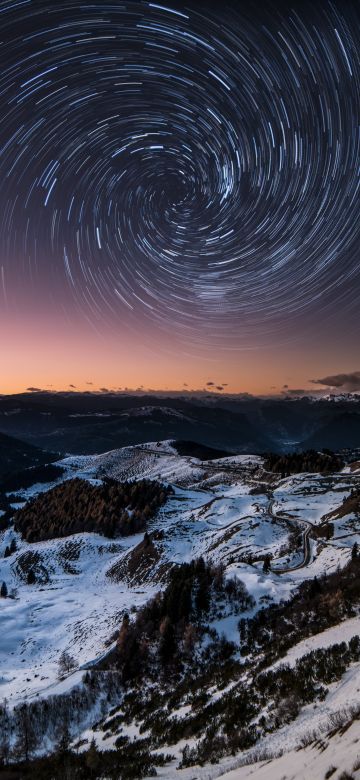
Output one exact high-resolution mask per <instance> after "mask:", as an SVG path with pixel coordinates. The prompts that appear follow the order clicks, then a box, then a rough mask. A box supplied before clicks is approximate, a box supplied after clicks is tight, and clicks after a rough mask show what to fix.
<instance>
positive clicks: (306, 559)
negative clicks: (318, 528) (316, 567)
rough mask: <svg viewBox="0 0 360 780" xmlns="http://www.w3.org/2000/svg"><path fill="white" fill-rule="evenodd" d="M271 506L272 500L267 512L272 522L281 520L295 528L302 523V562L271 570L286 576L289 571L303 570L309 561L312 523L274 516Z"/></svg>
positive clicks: (285, 516) (279, 515)
mask: <svg viewBox="0 0 360 780" xmlns="http://www.w3.org/2000/svg"><path fill="white" fill-rule="evenodd" d="M273 504H274V499H273V498H272V499H270V500H269V507H268V512H269V515H270V517H272V518H273V520H275V521H277V520H283V522H285V523H287V524H288V525H292V524H294V526H295V528H297V527H298V526H299V524H300V523H302V524H303V525H304V526H305V527H304V530H303V560H302V561H301V562H300V563H298V564H296V566H285V567H282V568H281V569H273V571H274V572H276V573H277V574H287V573H288V572H290V571H296V570H297V569H303V568H304V566H308V564H309V563H310V561H311V546H310V539H309V536H310V532H311V529H312V527H313V525H312V523H310V522H309V520H302V519H300V518H296V519H295V518H292V517H289V516H288V515H281V514H279V513H276V514H274V512H273Z"/></svg>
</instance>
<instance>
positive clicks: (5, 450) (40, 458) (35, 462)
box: [0, 433, 58, 482]
mask: <svg viewBox="0 0 360 780" xmlns="http://www.w3.org/2000/svg"><path fill="white" fill-rule="evenodd" d="M57 457H58V456H57V455H53V456H52V454H51V453H49V452H44V451H43V450H42V449H39V447H35V446H33V445H32V444H28V443H27V442H24V441H19V440H18V439H14V438H13V437H12V436H7V435H5V434H4V433H0V482H1V481H3V480H4V479H6V478H7V477H10V476H11V475H13V474H15V473H16V472H18V471H23V470H24V469H28V468H31V467H34V466H39V465H41V464H43V463H49V461H50V460H52V459H53V460H55V459H56V458H57Z"/></svg>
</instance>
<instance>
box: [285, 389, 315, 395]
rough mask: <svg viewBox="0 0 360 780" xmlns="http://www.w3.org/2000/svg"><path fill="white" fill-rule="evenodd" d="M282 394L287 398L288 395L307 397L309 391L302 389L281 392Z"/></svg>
mask: <svg viewBox="0 0 360 780" xmlns="http://www.w3.org/2000/svg"><path fill="white" fill-rule="evenodd" d="M282 392H283V395H285V396H286V395H287V396H289V395H295V396H301V395H309V391H308V390H304V389H302V388H299V389H295V390H283V391H282Z"/></svg>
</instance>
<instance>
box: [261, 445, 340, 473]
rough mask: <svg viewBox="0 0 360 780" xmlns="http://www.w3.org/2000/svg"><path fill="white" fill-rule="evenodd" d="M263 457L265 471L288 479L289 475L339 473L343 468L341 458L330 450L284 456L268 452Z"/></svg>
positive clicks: (309, 451) (308, 451)
mask: <svg viewBox="0 0 360 780" xmlns="http://www.w3.org/2000/svg"><path fill="white" fill-rule="evenodd" d="M264 457H265V463H264V468H265V469H266V471H272V472H273V473H274V474H281V476H282V477H289V476H290V474H300V473H304V472H305V473H319V474H332V473H333V472H334V471H340V470H341V469H342V468H343V466H344V463H343V461H342V460H341V458H340V457H339V456H338V455H335V454H334V453H333V452H331V451H330V450H323V451H322V452H317V451H316V450H306V451H305V452H291V453H288V454H286V455H279V454H277V453H275V452H270V453H267V454H266V455H265V456H264Z"/></svg>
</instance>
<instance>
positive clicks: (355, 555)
mask: <svg viewBox="0 0 360 780" xmlns="http://www.w3.org/2000/svg"><path fill="white" fill-rule="evenodd" d="M358 555H359V545H358V543H357V542H354V544H353V546H352V550H351V558H352V560H353V561H355V560H356V559H357V558H358Z"/></svg>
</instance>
